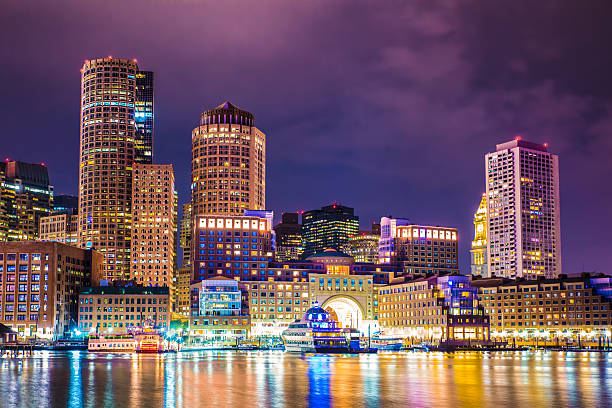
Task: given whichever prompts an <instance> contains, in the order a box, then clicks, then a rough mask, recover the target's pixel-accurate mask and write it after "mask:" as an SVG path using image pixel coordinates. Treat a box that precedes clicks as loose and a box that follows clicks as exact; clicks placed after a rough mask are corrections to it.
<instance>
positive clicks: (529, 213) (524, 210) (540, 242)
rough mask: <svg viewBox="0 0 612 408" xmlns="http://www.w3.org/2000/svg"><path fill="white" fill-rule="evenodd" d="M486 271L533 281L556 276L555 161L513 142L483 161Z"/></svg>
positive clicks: (543, 149) (541, 149) (541, 148)
mask: <svg viewBox="0 0 612 408" xmlns="http://www.w3.org/2000/svg"><path fill="white" fill-rule="evenodd" d="M485 179H486V195H487V219H488V223H487V238H488V248H489V253H488V264H487V267H488V270H489V274H490V275H491V276H501V277H506V278H528V279H535V278H538V277H540V276H544V277H546V278H555V277H557V276H559V274H560V273H561V226H560V212H559V211H560V208H559V205H560V201H559V158H558V156H557V155H554V154H551V153H549V152H548V148H547V145H546V144H543V145H542V144H537V143H531V142H527V141H523V140H520V139H519V138H517V139H516V140H513V141H511V142H507V143H502V144H499V145H497V148H496V151H495V152H493V153H488V154H487V155H486V156H485Z"/></svg>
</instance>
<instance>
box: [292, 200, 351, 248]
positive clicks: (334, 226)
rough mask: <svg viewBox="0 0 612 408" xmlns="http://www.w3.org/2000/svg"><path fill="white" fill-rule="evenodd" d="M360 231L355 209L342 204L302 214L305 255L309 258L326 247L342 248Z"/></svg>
mask: <svg viewBox="0 0 612 408" xmlns="http://www.w3.org/2000/svg"><path fill="white" fill-rule="evenodd" d="M358 232H359V217H358V216H356V215H355V210H354V209H353V208H351V207H345V206H343V205H340V204H332V205H328V206H325V207H321V209H320V210H311V211H307V212H305V213H304V214H303V215H302V237H303V239H304V253H303V255H302V256H303V257H304V258H308V257H309V256H311V255H314V254H316V253H319V252H323V251H324V250H326V249H335V250H336V251H340V250H342V246H343V245H344V244H346V243H347V242H348V239H349V237H350V236H351V235H355V234H357V233H358Z"/></svg>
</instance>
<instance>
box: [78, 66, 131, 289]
mask: <svg viewBox="0 0 612 408" xmlns="http://www.w3.org/2000/svg"><path fill="white" fill-rule="evenodd" d="M138 72H139V70H138V65H137V64H136V61H132V60H127V59H120V58H112V57H108V58H98V59H93V60H87V61H85V64H83V68H81V123H80V125H81V129H80V133H81V146H80V155H79V211H78V216H79V225H78V228H79V244H80V246H81V247H83V248H95V249H97V250H98V251H100V252H101V253H102V254H103V255H104V268H105V274H106V278H107V279H121V278H127V277H129V274H130V247H131V242H130V239H131V222H132V205H131V202H132V199H131V196H132V164H133V163H134V138H135V133H136V127H135V122H134V109H135V101H136V89H135V87H136V74H138Z"/></svg>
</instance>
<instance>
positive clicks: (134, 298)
mask: <svg viewBox="0 0 612 408" xmlns="http://www.w3.org/2000/svg"><path fill="white" fill-rule="evenodd" d="M170 313H171V308H170V291H169V289H168V288H167V287H141V286H128V287H120V286H97V287H85V288H82V289H81V290H80V293H79V329H80V331H81V332H85V333H87V332H89V333H125V332H126V331H127V330H128V329H129V328H132V327H143V326H144V325H150V324H153V325H154V326H155V327H158V328H161V329H168V328H169V327H170Z"/></svg>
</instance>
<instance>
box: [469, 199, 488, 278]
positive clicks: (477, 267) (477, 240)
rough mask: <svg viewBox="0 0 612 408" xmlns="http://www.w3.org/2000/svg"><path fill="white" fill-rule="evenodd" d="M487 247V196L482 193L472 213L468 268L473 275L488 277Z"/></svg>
mask: <svg viewBox="0 0 612 408" xmlns="http://www.w3.org/2000/svg"><path fill="white" fill-rule="evenodd" d="M488 253H489V250H488V248H487V196H486V194H483V195H482V199H481V200H480V204H479V205H478V209H477V210H476V214H474V240H473V241H472V248H471V249H470V257H471V258H470V269H471V273H472V275H473V276H482V277H485V278H486V277H489V268H488V264H489V260H488Z"/></svg>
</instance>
